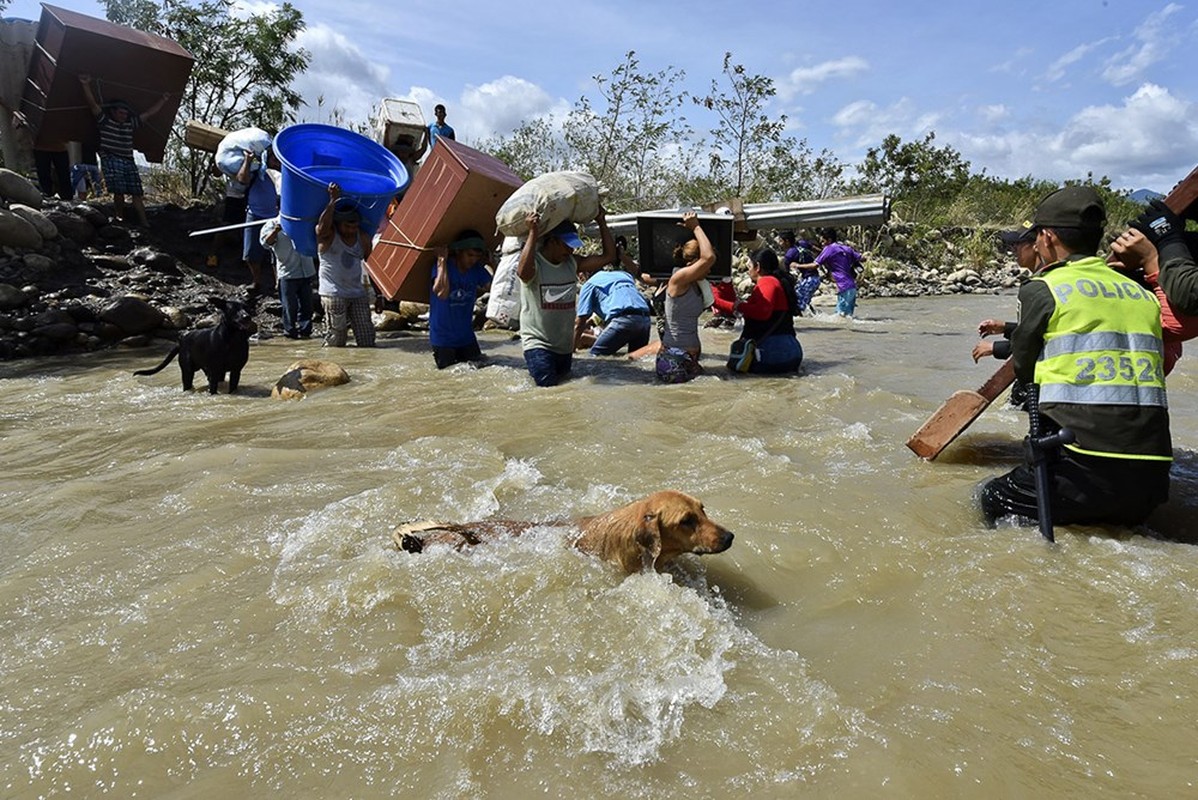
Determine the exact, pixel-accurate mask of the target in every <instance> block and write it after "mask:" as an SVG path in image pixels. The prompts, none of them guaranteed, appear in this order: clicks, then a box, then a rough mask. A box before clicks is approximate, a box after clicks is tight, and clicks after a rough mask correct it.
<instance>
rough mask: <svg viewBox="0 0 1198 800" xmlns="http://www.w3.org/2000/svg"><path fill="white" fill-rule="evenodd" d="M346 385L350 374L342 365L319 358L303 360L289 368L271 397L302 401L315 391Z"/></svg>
mask: <svg viewBox="0 0 1198 800" xmlns="http://www.w3.org/2000/svg"><path fill="white" fill-rule="evenodd" d="M345 383H349V373H348V372H346V371H345V370H344V369H343V368H342V367H341V365H339V364H336V363H334V362H332V361H324V360H321V359H318V358H301V359H300V360H299V361H296V362H295V363H294V364H292V365H291V366H290V367H288V368H287V371H286V372H285V373H283V376H282V377H281V378H279V380H278V381H277V382H276V383H275V386H274V388H273V389H271V392H270V396H271V397H273V398H274V399H276V400H300V399H303V398H304V397H305V396H306V395H307V393H308V392H310V391H313V390H315V389H325V388H328V387H330V386H341V385H342V384H345Z"/></svg>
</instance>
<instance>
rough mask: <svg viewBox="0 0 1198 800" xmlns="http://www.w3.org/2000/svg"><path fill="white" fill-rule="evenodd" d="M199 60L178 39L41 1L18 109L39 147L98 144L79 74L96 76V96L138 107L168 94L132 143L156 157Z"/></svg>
mask: <svg viewBox="0 0 1198 800" xmlns="http://www.w3.org/2000/svg"><path fill="white" fill-rule="evenodd" d="M193 61H194V59H193V58H192V55H191V53H189V52H187V51H186V50H185V49H183V47H181V46H180V45H179V44H177V43H176V42H173V41H171V40H170V39H167V38H165V37H163V36H155V35H153V34H150V33H146V32H144V31H139V30H135V29H134V28H129V27H126V26H124V25H117V24H115V23H112V22H108V21H106V20H102V19H96V18H95V17H89V16H87V15H86V14H80V13H78V12H75V11H68V10H67V9H65V8H59V7H57V6H52V5H47V4H44V3H43V4H42V16H41V20H40V21H39V22H38V30H37V46H36V48H35V50H34V53H33V57H32V59H31V60H30V63H29V78H28V80H27V81H26V83H25V94H24V97H23V98H22V101H21V110H22V111H23V112H24V113H25V116H26V118H28V120H29V123H30V125H31V126H32V127H33V129H34V130H35V131H36V132H37V133H36V139H35V145H36V146H39V147H40V146H46V147H53V146H57V145H60V144H61V143H63V142H68V141H78V142H90V143H92V144H98V136H97V133H96V122H95V120H94V119H93V118H92V115H91V112H90V111H89V110H88V108H87V102H86V100H85V99H84V97H83V90H82V88H81V87H80V85H79V76H80V75H91V76H92V79H93V81H94V84H93V85H94V86H97V87H98V96H97V98H96V99H97V100H99V101H100V102H108V101H111V100H124V101H125V102H127V103H129V105H130V106H132V107H133V108H134V109H135V110H137V111H144V110H145V109H147V108H149V107H151V106H153V105H154V104H155V103H156V102H158V99H159V98H160V97H162V95H163V93H169V94H170V95H171V97H170V99H169V100H168V101H167V102H166V104H165V105H164V106H163V107H162V109H161V110H160V111H159V112H158V113H157V114H155V115H154V116H153V117H151V118H150V119H149V120H148V121H147V122H146V123H145V124H143V125H140V126H138V128H137V130H136V131H135V132H134V134H133V146H134V147H135V148H137V149H138V150H140V151H141V152H142V154H144V155H145V157H146V159H147V160H148V161H151V162H160V161H162V159H163V156H164V155H165V153H166V142H167V137H168V136H169V135H170V132H171V125H172V124H173V122H174V119H175V115H176V114H177V113H178V111H179V104H180V102H181V101H182V99H183V91H184V89H185V88H186V86H187V79H188V77H189V76H190V75H191V67H192V62H193Z"/></svg>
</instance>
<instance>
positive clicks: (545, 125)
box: [478, 115, 570, 180]
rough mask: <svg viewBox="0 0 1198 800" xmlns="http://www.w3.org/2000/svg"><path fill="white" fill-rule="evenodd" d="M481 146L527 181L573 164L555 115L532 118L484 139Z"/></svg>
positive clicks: (480, 148)
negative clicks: (512, 129)
mask: <svg viewBox="0 0 1198 800" xmlns="http://www.w3.org/2000/svg"><path fill="white" fill-rule="evenodd" d="M478 149H479V150H482V151H483V152H486V153H490V154H491V155H493V156H495V158H497V159H499V160H500V161H502V162H503V163H505V164H507V165H508V166H509V167H511V168H512V171H513V172H515V173H516V174H517V175H519V176H520V177H522V178H524V179H525V180H528V179H530V178H535V177H536V176H537V175H541V174H543V173H546V172H556V171H558V170H563V169H568V168H569V166H570V164H569V160H568V158H567V155H566V145H565V142H564V141H562V138H561V135H560V134H559V133H558V132H557V130H556V129H555V126H554V124H553V117H552V115H550V116H549V117H546V118H543V119H533V120H528V121H526V122H524V123H522V124H521V125H520V127H519V128H516V130H514V131H512V132H511V134H509V135H507V136H492V137H490V138H487V139H484V140H483V141H481V142H479V144H478Z"/></svg>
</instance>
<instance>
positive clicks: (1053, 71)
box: [1044, 39, 1110, 82]
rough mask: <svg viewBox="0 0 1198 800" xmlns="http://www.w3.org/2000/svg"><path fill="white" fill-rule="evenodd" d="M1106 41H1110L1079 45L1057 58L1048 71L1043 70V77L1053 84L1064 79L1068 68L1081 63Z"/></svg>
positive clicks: (1100, 40) (1103, 40)
mask: <svg viewBox="0 0 1198 800" xmlns="http://www.w3.org/2000/svg"><path fill="white" fill-rule="evenodd" d="M1108 41H1110V40H1109V39H1099V40H1098V41H1097V42H1087V43H1086V44H1079V45H1078V46H1077V47H1075V48H1073V49H1072V50H1070V51H1069V52H1068V53H1066V54H1065V55H1063V56H1061V57H1060V58H1058V59H1057V60H1056V61H1054V62H1052V63H1051V64H1049V65H1048V69H1047V70H1045V72H1044V77H1045V78H1046V79H1047V80H1048V81H1049V82H1055V81H1059V80H1061V78H1064V77H1065V72H1066V71H1067V70H1068V68H1069V67H1071V66H1073V65H1074V64H1076V63H1077V62H1079V61H1081V60H1082V59H1083V58H1085V57H1086V55H1088V54H1089V53H1090V52H1091V51H1093V50H1096V49H1098V48H1099V47H1102V46H1103V45H1105V44H1106V43H1107V42H1108Z"/></svg>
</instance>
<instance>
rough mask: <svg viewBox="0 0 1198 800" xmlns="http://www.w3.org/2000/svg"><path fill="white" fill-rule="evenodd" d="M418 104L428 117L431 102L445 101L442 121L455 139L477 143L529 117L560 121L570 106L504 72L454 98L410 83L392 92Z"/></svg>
mask: <svg viewBox="0 0 1198 800" xmlns="http://www.w3.org/2000/svg"><path fill="white" fill-rule="evenodd" d="M393 96H395V97H400V98H402V99H404V100H411V101H412V102H414V103H416V104H418V105H419V106H420V108H421V109H423V110H424V113H425V115H426V117H427V118H428V120H429V121H431V120H432V118H433V117H432V111H433V106H435V105H436V104H437V103H442V104H444V105H445V110H446V114H445V121H446V122H448V123H449V124H450V125H452V126H453V128H454V133H455V134H456V136H457V139H458V141H460V142H464V143H466V144H471V143H473V144H477V143H478V142H481V141H482V140H483V139H487V138H489V137H491V136H495V135H506V134H509V133H511V132H512V131H514V130H515V129H516V128H518V127H520V125H521V124H522V123H523V122H525V121H527V120H532V119H537V118H540V117H545V116H547V115H550V114H552V115H554V117H555V118H557V120H558V121H559V122H560V121H561V119H562V118H564V117H565V115H566V114H567V113H568V112H569V110H570V104H569V103H567V102H566V101H565V100H561V99H558V98H554V97H553V96H552V95H550V94H549V93H548V92H546V91H545V90H544V89H542V88H541V87H540V86H538V85H536V84H535V83H531V82H530V81H527V80H525V79H524V78H518V77H515V76H513V75H504V76H503V77H501V78H496V79H495V80H493V81H488V82H487V83H484V84H482V85H480V86H466V87H465V88H464V89H463V90H462V92H461V94H460V95H459V96H458V98H457V99H456V100H455V99H454V98H451V97H442V96H440V95H438V94H436V93H435V92H434V91H432V90H431V89H428V88H425V87H423V86H412V87H410V88H409V89H408V91H407V92H406V93H404V94H395V95H393Z"/></svg>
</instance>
